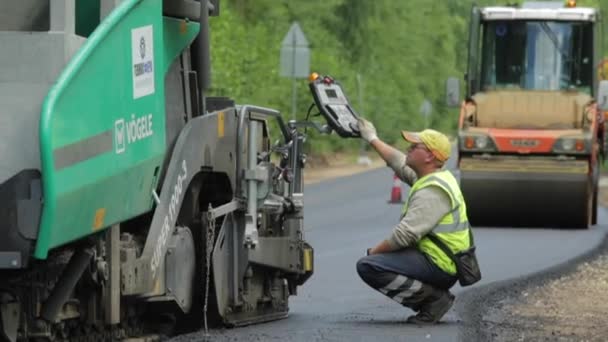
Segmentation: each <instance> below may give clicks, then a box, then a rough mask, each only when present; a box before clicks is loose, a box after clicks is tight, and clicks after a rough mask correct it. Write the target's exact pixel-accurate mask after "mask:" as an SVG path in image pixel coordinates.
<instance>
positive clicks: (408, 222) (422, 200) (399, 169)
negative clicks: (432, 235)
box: [387, 148, 452, 250]
mask: <svg viewBox="0 0 608 342" xmlns="http://www.w3.org/2000/svg"><path fill="white" fill-rule="evenodd" d="M406 160H407V157H406V155H405V154H403V153H402V152H400V151H399V150H397V149H394V148H393V152H392V155H391V156H390V158H389V160H387V165H388V166H389V167H390V168H391V169H393V170H394V171H395V174H396V175H397V177H399V178H400V179H401V180H402V181H404V182H405V183H407V184H408V185H410V186H412V185H413V184H414V183H415V182H416V180H417V179H418V177H417V176H416V173H415V172H414V170H412V169H411V168H410V167H409V166H407V165H406V164H405V163H406ZM451 208H452V203H451V200H450V197H449V195H448V194H447V193H446V192H445V191H444V190H442V189H440V188H439V187H436V186H429V187H425V188H422V189H420V190H418V191H416V193H414V195H413V196H412V197H411V198H410V199H409V205H408V210H407V213H406V214H405V216H402V217H401V220H400V222H399V224H397V226H395V228H394V229H393V232H392V234H391V235H390V237H389V238H388V239H387V242H388V243H389V245H390V246H391V248H393V250H397V249H401V248H405V247H409V246H415V245H416V244H417V242H418V241H419V240H420V239H421V238H422V237H424V236H425V235H426V234H428V233H429V232H431V230H433V228H435V226H436V225H437V223H439V221H440V220H441V218H442V217H443V216H445V215H446V214H447V213H449V212H450V211H451Z"/></svg>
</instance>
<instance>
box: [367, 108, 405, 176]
mask: <svg viewBox="0 0 608 342" xmlns="http://www.w3.org/2000/svg"><path fill="white" fill-rule="evenodd" d="M358 128H359V132H360V133H361V138H362V139H363V140H365V141H367V142H368V143H369V144H370V145H371V146H372V147H373V148H374V150H376V152H378V154H379V155H380V157H381V158H382V159H384V161H385V162H386V164H387V165H388V166H389V167H390V168H391V169H393V170H394V171H395V173H396V174H397V176H398V177H399V178H400V179H401V180H402V181H404V182H406V183H408V184H409V185H412V184H414V182H415V181H416V179H417V176H416V173H415V172H414V170H412V169H411V168H409V167H408V166H406V165H405V161H406V156H405V154H403V153H402V152H401V151H399V150H397V149H396V148H394V147H392V146H391V145H389V144H387V143H385V142H384V141H382V140H380V139H379V138H378V135H377V133H376V127H374V125H373V124H372V123H371V122H369V121H367V120H365V119H361V118H359V121H358Z"/></svg>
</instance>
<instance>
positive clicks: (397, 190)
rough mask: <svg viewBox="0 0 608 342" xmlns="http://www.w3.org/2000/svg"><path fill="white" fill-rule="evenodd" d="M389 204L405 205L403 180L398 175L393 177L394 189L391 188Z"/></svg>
mask: <svg viewBox="0 0 608 342" xmlns="http://www.w3.org/2000/svg"><path fill="white" fill-rule="evenodd" d="M388 203H403V200H402V199H401V180H400V179H399V177H397V174H395V175H394V176H393V187H392V188H391V199H390V200H389V201H388Z"/></svg>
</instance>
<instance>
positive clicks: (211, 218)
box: [203, 204, 215, 337]
mask: <svg viewBox="0 0 608 342" xmlns="http://www.w3.org/2000/svg"><path fill="white" fill-rule="evenodd" d="M212 212H213V207H212V206H211V204H209V208H208V211H207V244H206V250H205V253H206V258H205V269H206V272H205V303H204V305H203V317H204V320H205V337H209V328H208V326H207V308H208V304H209V278H210V273H211V251H212V249H213V242H214V240H215V215H213V213H212Z"/></svg>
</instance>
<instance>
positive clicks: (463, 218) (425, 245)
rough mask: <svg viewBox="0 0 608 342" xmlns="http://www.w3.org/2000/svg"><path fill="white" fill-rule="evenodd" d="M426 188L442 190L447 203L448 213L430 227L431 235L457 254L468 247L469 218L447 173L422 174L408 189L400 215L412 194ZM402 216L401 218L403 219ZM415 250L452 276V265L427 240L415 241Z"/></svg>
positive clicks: (457, 187)
mask: <svg viewBox="0 0 608 342" xmlns="http://www.w3.org/2000/svg"><path fill="white" fill-rule="evenodd" d="M427 186H436V187H439V188H440V189H442V190H444V191H445V192H446V193H447V194H448V196H449V198H450V202H451V208H452V210H451V211H450V212H449V213H447V214H446V215H444V216H443V217H442V218H441V220H440V221H439V223H438V224H437V225H436V226H435V227H434V228H433V232H434V233H435V234H437V236H438V237H439V238H440V239H441V240H442V241H443V242H444V243H445V244H446V245H447V246H448V247H449V248H450V249H451V250H452V252H454V253H457V252H460V251H462V250H466V249H468V248H469V243H470V242H469V219H468V218H467V207H466V204H465V202H464V197H463V196H462V192H461V191H460V187H459V186H458V182H457V181H456V179H455V178H454V176H453V175H452V173H451V172H450V171H447V170H446V171H439V172H434V173H431V174H429V175H426V176H424V177H422V178H420V179H418V180H417V181H416V183H414V185H413V186H412V189H411V190H410V193H409V196H408V198H407V200H406V202H405V204H404V206H403V216H405V214H406V213H407V209H408V205H409V203H410V199H411V197H412V195H413V194H414V193H415V192H416V191H418V190H420V189H423V188H426V187H427ZM403 216H402V217H403ZM418 249H419V250H420V251H421V252H423V253H425V254H426V255H428V256H429V257H430V258H431V260H432V261H433V262H434V263H435V264H436V265H437V266H439V268H441V269H442V270H444V271H445V272H447V273H449V274H456V266H455V265H454V262H453V261H452V260H451V259H450V257H448V256H447V255H446V254H445V253H444V252H443V251H442V250H441V249H440V248H439V247H437V245H435V243H433V242H432V241H431V240H430V239H429V238H428V237H423V238H422V239H420V241H418Z"/></svg>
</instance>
